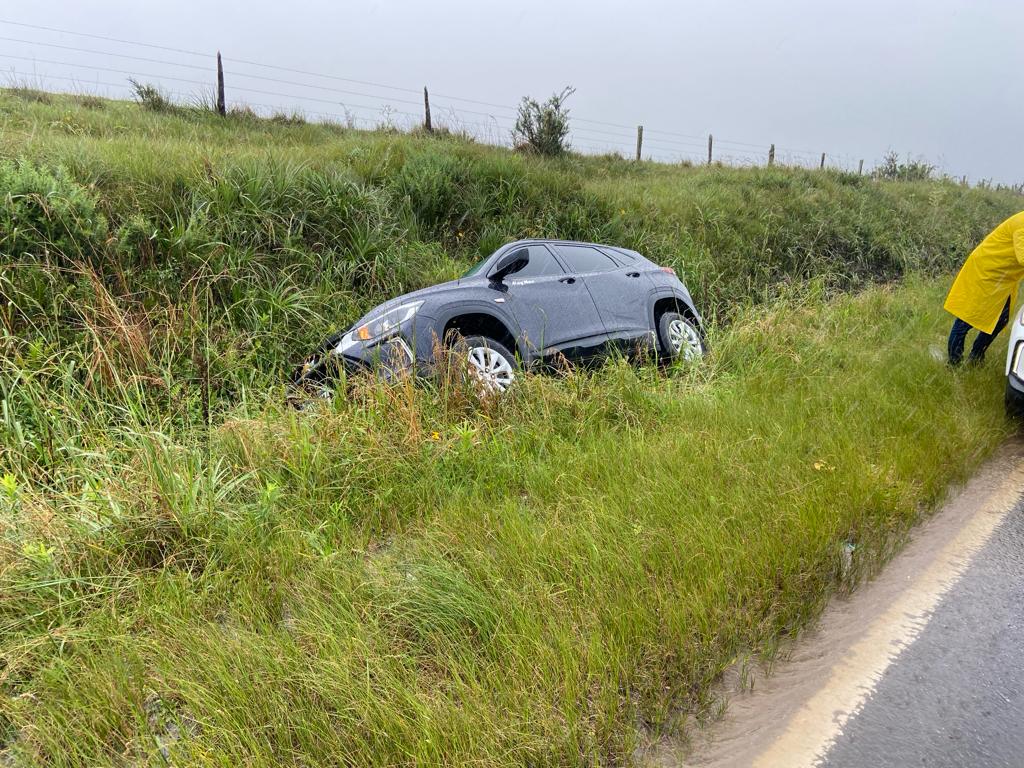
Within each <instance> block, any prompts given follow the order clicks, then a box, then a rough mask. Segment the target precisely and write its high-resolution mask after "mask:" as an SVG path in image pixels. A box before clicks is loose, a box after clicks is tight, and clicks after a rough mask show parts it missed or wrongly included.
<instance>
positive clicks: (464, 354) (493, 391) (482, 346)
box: [449, 336, 519, 395]
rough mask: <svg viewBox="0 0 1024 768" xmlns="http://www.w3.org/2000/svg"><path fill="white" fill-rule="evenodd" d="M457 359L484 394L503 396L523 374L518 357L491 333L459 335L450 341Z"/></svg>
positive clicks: (455, 360) (454, 359) (458, 363)
mask: <svg viewBox="0 0 1024 768" xmlns="http://www.w3.org/2000/svg"><path fill="white" fill-rule="evenodd" d="M449 347H450V349H451V350H452V352H453V355H454V356H453V358H452V359H453V361H454V362H456V363H457V365H458V366H459V367H460V368H461V367H462V366H463V365H464V366H465V368H464V370H465V371H466V372H467V373H468V374H469V375H470V377H471V378H470V381H472V382H474V384H475V386H476V388H477V391H478V392H479V393H480V394H481V395H501V394H504V393H505V392H507V391H508V389H509V387H511V386H512V385H513V384H514V383H515V379H516V376H517V375H518V374H519V365H518V363H517V361H516V356H515V355H514V354H513V353H512V352H511V351H510V350H509V349H508V347H506V346H505V345H504V344H502V343H501V342H500V341H495V340H494V339H491V338H488V337H487V336H457V337H455V338H454V339H452V340H450V342H449Z"/></svg>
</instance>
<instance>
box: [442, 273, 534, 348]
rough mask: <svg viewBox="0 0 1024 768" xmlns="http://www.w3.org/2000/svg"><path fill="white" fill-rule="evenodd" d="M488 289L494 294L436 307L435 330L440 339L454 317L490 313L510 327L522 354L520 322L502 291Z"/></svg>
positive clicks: (509, 329)
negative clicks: (508, 305) (509, 307)
mask: <svg viewBox="0 0 1024 768" xmlns="http://www.w3.org/2000/svg"><path fill="white" fill-rule="evenodd" d="M487 290H488V291H489V292H491V293H493V294H494V296H488V297H486V298H485V297H482V296H479V297H474V298H471V299H460V300H459V302H458V304H451V305H447V306H444V307H438V308H435V309H434V310H433V312H432V313H431V314H432V315H433V316H434V332H435V333H436V334H437V337H438V338H439V339H440V338H442V337H443V335H444V329H445V326H447V325H448V323H449V322H451V320H452V319H454V318H456V317H459V316H460V315H489V316H490V317H493V318H494V319H495V320H497V321H498V322H500V323H501V324H502V325H504V326H505V327H506V328H507V329H508V331H509V333H510V334H511V335H512V338H514V339H515V340H516V347H517V351H518V352H519V354H520V355H522V354H523V353H524V350H523V349H522V348H521V344H520V337H521V336H522V333H521V329H520V327H519V323H518V322H517V321H516V319H515V316H514V315H513V314H512V312H511V310H509V309H508V308H507V306H506V305H505V298H504V296H502V295H501V292H500V291H496V290H493V289H487Z"/></svg>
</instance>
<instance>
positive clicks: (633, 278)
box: [553, 244, 653, 343]
mask: <svg viewBox="0 0 1024 768" xmlns="http://www.w3.org/2000/svg"><path fill="white" fill-rule="evenodd" d="M553 247H554V250H555V253H557V254H558V257H559V259H560V260H561V261H562V263H563V264H565V266H566V269H567V270H568V271H569V273H570V274H573V275H575V276H577V277H579V278H581V279H582V280H583V281H584V282H585V283H586V285H587V289H588V290H589V291H590V295H591V297H592V298H593V299H594V303H595V304H596V305H597V309H598V313H599V314H600V315H601V321H602V323H603V324H604V327H605V332H606V333H607V337H608V340H610V341H615V342H625V343H630V342H634V341H640V340H646V339H648V338H649V337H650V335H651V331H652V330H653V329H652V328H651V320H650V318H649V317H648V315H649V312H648V308H649V307H648V305H649V303H650V295H651V290H652V288H653V284H652V283H651V280H650V277H649V276H648V275H647V273H646V271H645V270H644V268H643V266H642V265H641V264H640V263H638V262H628V261H627V258H626V257H625V256H623V257H622V259H623V262H624V263H623V264H620V263H618V262H617V261H616V260H614V259H613V258H611V257H610V256H609V255H608V254H606V253H604V252H603V251H601V250H599V249H597V248H595V247H593V246H590V245H575V244H556V245H554V246H553Z"/></svg>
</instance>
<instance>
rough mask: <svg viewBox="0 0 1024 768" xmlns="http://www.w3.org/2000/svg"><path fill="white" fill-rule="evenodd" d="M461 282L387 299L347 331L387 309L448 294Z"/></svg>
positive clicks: (452, 281) (451, 281) (453, 281)
mask: <svg viewBox="0 0 1024 768" xmlns="http://www.w3.org/2000/svg"><path fill="white" fill-rule="evenodd" d="M461 282H462V281H460V280H449V281H448V282H446V283H438V284H437V285H431V286H429V287H427V288H420V289H419V290H418V291H410V292H409V293H403V294H402V295H401V296H396V297H395V298H393V299H388V300H387V301H385V302H384V303H383V304H378V305H377V306H376V307H374V308H373V309H371V310H370V311H369V312H367V313H366V314H365V315H363V316H362V317H360V318H359V319H358V320H356V321H355V322H354V323H353V324H352V326H351V327H350V328H349V330H351V329H352V328H358V327H359V326H360V325H362V324H363V323H365V322H367V321H368V320H372V319H373V318H375V317H377V316H378V315H381V314H384V313H385V312H387V311H388V310H389V309H394V308H395V307H399V306H401V305H402V304H408V303H409V302H411V301H422V300H424V299H428V298H430V297H432V296H437V295H440V294H444V293H448V292H450V291H452V290H453V289H455V288H458V287H459V285H460V283H461Z"/></svg>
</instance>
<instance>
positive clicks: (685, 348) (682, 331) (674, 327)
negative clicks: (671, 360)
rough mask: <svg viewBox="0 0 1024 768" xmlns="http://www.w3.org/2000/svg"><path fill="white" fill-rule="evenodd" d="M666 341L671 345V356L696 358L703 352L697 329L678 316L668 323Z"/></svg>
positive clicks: (687, 358) (685, 358)
mask: <svg viewBox="0 0 1024 768" xmlns="http://www.w3.org/2000/svg"><path fill="white" fill-rule="evenodd" d="M668 342H669V344H670V345H671V346H672V356H673V357H682V358H683V359H684V360H696V359H697V358H699V357H701V355H702V354H703V353H704V346H703V344H702V343H701V340H700V334H699V333H697V329H696V328H694V327H693V326H692V325H690V324H689V323H687V322H686V321H685V320H681V319H679V318H676V319H674V320H672V322H670V323H669V324H668Z"/></svg>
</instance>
